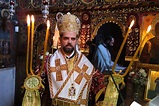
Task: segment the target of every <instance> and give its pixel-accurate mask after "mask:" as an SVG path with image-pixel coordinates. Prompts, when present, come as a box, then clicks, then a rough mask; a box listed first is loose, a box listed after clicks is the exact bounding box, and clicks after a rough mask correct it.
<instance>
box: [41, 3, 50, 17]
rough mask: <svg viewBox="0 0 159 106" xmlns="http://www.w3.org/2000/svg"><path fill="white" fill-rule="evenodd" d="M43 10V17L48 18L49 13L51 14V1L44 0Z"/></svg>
mask: <svg viewBox="0 0 159 106" xmlns="http://www.w3.org/2000/svg"><path fill="white" fill-rule="evenodd" d="M41 11H42V14H43V18H44V19H47V17H48V15H49V2H48V1H45V0H44V1H43V4H42V6H41Z"/></svg>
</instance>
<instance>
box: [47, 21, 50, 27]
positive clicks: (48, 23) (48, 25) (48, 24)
mask: <svg viewBox="0 0 159 106" xmlns="http://www.w3.org/2000/svg"><path fill="white" fill-rule="evenodd" d="M49 28H50V21H49V20H47V29H49Z"/></svg>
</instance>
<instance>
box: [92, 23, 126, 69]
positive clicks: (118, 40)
mask: <svg viewBox="0 0 159 106" xmlns="http://www.w3.org/2000/svg"><path fill="white" fill-rule="evenodd" d="M108 35H111V36H113V37H114V39H115V43H114V47H113V49H112V51H111V56H112V60H113V61H115V58H116V56H117V53H118V51H119V48H120V46H121V44H122V41H123V39H124V37H123V35H122V30H121V28H120V26H119V25H118V24H115V23H111V22H108V23H105V24H103V25H102V26H101V27H100V28H99V29H98V32H97V35H96V36H95V37H94V40H93V42H94V44H95V46H97V45H98V44H99V43H100V42H102V40H104V38H105V37H106V36H108ZM125 50H126V48H125V47H124V48H123V50H122V53H121V56H120V58H119V60H118V64H121V65H123V66H125V65H126V62H125Z"/></svg>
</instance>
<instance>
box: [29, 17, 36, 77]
mask: <svg viewBox="0 0 159 106" xmlns="http://www.w3.org/2000/svg"><path fill="white" fill-rule="evenodd" d="M34 21H35V19H34V16H33V15H31V22H32V25H31V43H30V45H31V49H30V55H31V56H30V72H31V74H32V75H34V73H33V69H32V61H33V60H32V59H33V39H34Z"/></svg>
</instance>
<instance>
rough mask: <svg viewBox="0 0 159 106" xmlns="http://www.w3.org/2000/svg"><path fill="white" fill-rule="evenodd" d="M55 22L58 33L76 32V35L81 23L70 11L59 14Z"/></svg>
mask: <svg viewBox="0 0 159 106" xmlns="http://www.w3.org/2000/svg"><path fill="white" fill-rule="evenodd" d="M60 15H61V14H60ZM57 23H58V24H57V25H58V29H59V32H60V34H61V33H63V32H76V34H77V35H78V34H79V30H80V28H81V23H80V20H79V19H78V17H77V16H75V15H73V14H71V13H67V14H65V15H61V16H60V17H59V18H58V19H57Z"/></svg>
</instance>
